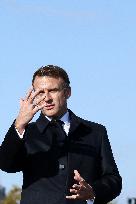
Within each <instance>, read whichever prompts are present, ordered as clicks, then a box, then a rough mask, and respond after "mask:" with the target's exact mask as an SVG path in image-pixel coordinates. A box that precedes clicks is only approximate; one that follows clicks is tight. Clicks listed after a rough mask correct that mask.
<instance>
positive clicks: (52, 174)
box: [0, 110, 122, 204]
mask: <svg viewBox="0 0 136 204" xmlns="http://www.w3.org/2000/svg"><path fill="white" fill-rule="evenodd" d="M69 113H70V124H71V125H70V131H69V134H68V136H67V141H66V142H65V144H64V146H63V147H59V149H63V150H62V151H60V150H59V149H58V150H57V147H56V146H55V145H54V134H53V133H52V131H51V128H50V127H49V121H48V120H47V119H46V118H45V117H44V116H43V115H42V114H41V115H40V117H39V118H38V119H37V121H36V122H32V123H30V124H28V125H27V127H26V130H25V135H24V138H23V139H20V138H19V136H18V134H17V132H16V130H15V127H14V123H13V124H12V126H11V127H10V129H9V131H8V132H7V134H6V136H5V139H4V141H3V143H2V145H1V147H0V168H1V169H2V170H3V171H6V172H18V171H22V172H23V186H22V198H21V204H61V203H62V204H65V203H66V204H85V203H86V201H79V200H77V201H73V200H67V199H66V198H65V196H66V195H68V194H69V189H70V188H71V187H72V185H73V184H74V183H75V181H74V170H78V171H79V173H80V175H81V176H82V177H83V178H84V179H85V180H86V182H88V184H90V185H91V186H92V187H93V190H94V192H95V196H96V198H95V201H94V204H106V203H107V202H109V201H111V200H112V199H114V198H115V197H116V196H118V195H119V194H120V192H121V187H122V182H121V176H120V175H119V172H118V169H117V166H116V163H115V161H114V158H113V154H112V150H111V146H110V143H109V139H108V136H107V132H106V129H105V127H104V126H102V125H100V124H97V123H94V122H90V121H87V120H83V119H81V118H79V117H77V116H76V115H75V114H74V113H73V112H72V111H70V110H69ZM63 159H64V162H66V161H67V164H65V167H64V169H63V168H62V169H60V168H59V167H60V165H61V167H62V165H63ZM60 163H62V164H60ZM58 175H59V176H58Z"/></svg>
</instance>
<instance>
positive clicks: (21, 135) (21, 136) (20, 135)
mask: <svg viewBox="0 0 136 204" xmlns="http://www.w3.org/2000/svg"><path fill="white" fill-rule="evenodd" d="M15 130H16V132H17V134H18V136H19V137H20V138H21V139H23V136H24V134H25V130H24V131H23V133H22V134H20V133H19V131H18V129H17V128H16V127H15Z"/></svg>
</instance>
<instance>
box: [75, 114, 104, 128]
mask: <svg viewBox="0 0 136 204" xmlns="http://www.w3.org/2000/svg"><path fill="white" fill-rule="evenodd" d="M77 118H78V120H79V121H80V122H81V123H82V124H84V125H85V126H87V127H90V128H93V129H97V130H103V131H105V130H106V127H105V126H104V125H102V124H100V123H97V122H94V121H89V120H86V119H83V118H81V117H79V116H77Z"/></svg>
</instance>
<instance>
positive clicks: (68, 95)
mask: <svg viewBox="0 0 136 204" xmlns="http://www.w3.org/2000/svg"><path fill="white" fill-rule="evenodd" d="M70 96H71V87H69V88H67V89H66V90H65V98H66V99H68V98H69V97H70Z"/></svg>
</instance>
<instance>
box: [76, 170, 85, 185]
mask: <svg viewBox="0 0 136 204" xmlns="http://www.w3.org/2000/svg"><path fill="white" fill-rule="evenodd" d="M74 174H75V176H74V179H75V180H76V181H78V182H79V184H83V185H84V184H85V183H86V182H85V180H84V179H83V178H82V177H81V176H80V174H79V172H78V171H77V170H74Z"/></svg>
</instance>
